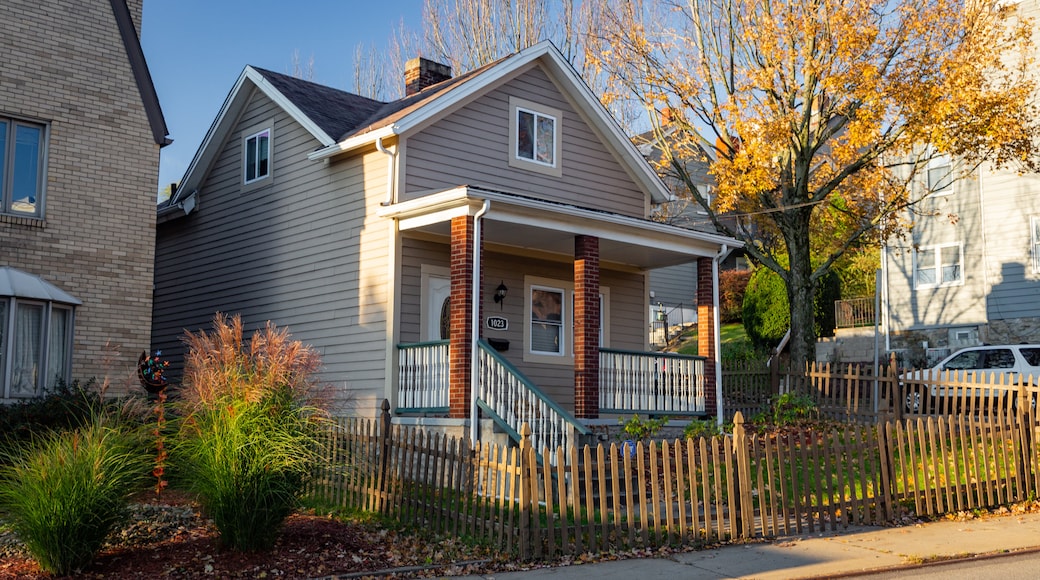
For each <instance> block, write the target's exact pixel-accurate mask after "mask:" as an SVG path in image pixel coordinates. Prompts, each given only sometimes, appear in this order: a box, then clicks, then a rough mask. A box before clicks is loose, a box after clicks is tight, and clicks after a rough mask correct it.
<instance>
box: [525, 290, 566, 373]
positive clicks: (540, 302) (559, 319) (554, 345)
mask: <svg viewBox="0 0 1040 580" xmlns="http://www.w3.org/2000/svg"><path fill="white" fill-rule="evenodd" d="M565 296H566V290H564V289H563V288H552V287H549V286H531V293H530V295H529V300H530V311H531V315H530V318H529V320H528V328H529V333H528V334H529V336H530V337H531V347H530V350H531V352H532V353H533V354H542V355H551V356H564V355H566V354H567V344H566V338H565V335H564V333H563V329H564V314H565V312H564V304H565Z"/></svg>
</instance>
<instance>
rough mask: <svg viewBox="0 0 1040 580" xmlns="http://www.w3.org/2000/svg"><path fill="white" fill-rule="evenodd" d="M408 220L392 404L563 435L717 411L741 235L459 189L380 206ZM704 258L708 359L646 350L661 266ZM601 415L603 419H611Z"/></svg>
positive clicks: (398, 409) (407, 410)
mask: <svg viewBox="0 0 1040 580" xmlns="http://www.w3.org/2000/svg"><path fill="white" fill-rule="evenodd" d="M382 215H383V216H384V217H389V218H392V219H394V220H395V221H396V224H397V229H396V239H397V242H396V243H397V244H398V247H399V249H398V250H397V253H398V255H399V258H398V264H399V265H398V266H397V268H398V269H399V270H398V272H397V273H396V276H397V277H398V278H399V279H400V280H402V285H401V287H400V289H399V291H400V293H399V295H400V296H401V302H400V306H399V310H398V311H397V312H395V313H394V315H393V318H394V319H395V320H396V322H395V326H394V337H393V342H392V343H390V344H391V345H392V346H391V347H390V348H391V352H392V356H391V357H389V358H390V359H391V362H390V363H389V364H390V366H389V367H388V369H387V370H388V380H387V391H386V392H387V397H388V398H389V399H390V400H391V403H392V409H393V411H394V414H395V415H399V416H413V417H425V418H431V419H430V421H432V420H433V419H432V418H437V419H436V422H437V423H438V424H446V423H445V422H446V421H447V422H450V423H451V424H452V425H455V426H456V427H461V426H463V425H467V426H468V427H469V429H470V437H471V438H473V439H476V438H478V429H479V427H478V423H479V421H478V419H480V418H483V419H484V420H488V419H490V420H492V421H493V422H494V424H495V425H496V431H497V432H498V433H506V434H508V435H509V436H510V437H512V438H513V439H514V440H518V439H519V434H518V431H519V429H520V425H522V424H523V423H528V424H530V425H531V427H532V430H533V434H532V437H533V444H534V445H535V446H536V448H539V449H540V448H541V447H542V446H545V447H549V448H554V447H556V446H559V445H562V446H565V447H566V446H568V445H571V444H573V443H577V442H578V438H579V437H581V436H583V435H588V434H589V433H590V430H589V427H590V426H591V425H596V426H602V425H603V424H604V423H603V421H613V420H616V417H618V416H621V415H631V414H641V415H658V416H663V415H668V416H674V417H676V418H678V417H683V416H686V417H692V416H702V417H718V416H720V415H719V408H718V405H717V401H718V400H719V396H718V384H717V381H716V380H715V376H716V372H717V364H716V362H715V358H716V357H715V356H714V355H715V353H716V348H715V345H716V344H717V341H718V338H717V337H718V328H717V316H716V312H717V279H718V277H717V276H718V274H717V272H718V259H719V258H720V257H721V256H724V255H725V253H726V249H727V243H728V242H730V241H731V240H729V239H728V238H724V237H721V236H716V235H713V234H706V233H704V232H694V231H690V230H683V229H681V228H675V227H672V226H668V225H665V224H660V223H656V222H652V221H649V220H645V219H640V218H636V217H631V216H623V215H618V214H610V213H605V212H597V211H589V210H584V209H581V208H577V207H574V206H569V205H563V204H559V203H550V202H544V201H541V200H536V199H532V198H529V197H523V196H517V195H513V194H507V193H503V192H492V191H486V190H477V189H474V188H470V187H460V188H456V189H452V190H448V191H444V192H439V193H433V194H428V195H424V196H421V197H418V198H416V199H413V200H409V201H404V202H400V203H397V204H394V205H392V206H389V207H387V208H386V209H385V210H383V211H382ZM689 262H693V263H695V264H696V268H695V269H693V271H694V272H695V276H693V277H692V278H691V279H690V280H689V281H688V283H689V291H690V294H691V298H693V302H694V303H695V304H696V308H697V310H698V318H699V320H701V321H702V322H703V324H701V325H700V326H699V336H698V343H699V347H700V352H702V353H706V354H708V355H709V356H706V357H692V356H684V355H677V354H671V353H654V352H647V351H649V344H648V337H647V334H646V328H647V326H648V324H649V315H648V312H649V288H648V277H649V274H648V273H649V271H650V270H654V269H656V268H662V267H666V266H671V265H676V264H681V263H689ZM601 418H602V419H601Z"/></svg>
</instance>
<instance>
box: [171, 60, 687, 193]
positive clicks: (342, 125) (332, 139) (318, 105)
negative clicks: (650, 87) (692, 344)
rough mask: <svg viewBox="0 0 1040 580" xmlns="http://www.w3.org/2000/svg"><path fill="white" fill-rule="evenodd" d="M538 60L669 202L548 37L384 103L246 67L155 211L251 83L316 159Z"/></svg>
mask: <svg viewBox="0 0 1040 580" xmlns="http://www.w3.org/2000/svg"><path fill="white" fill-rule="evenodd" d="M535 63H541V64H542V65H543V66H544V67H545V68H546V70H547V71H548V72H549V73H550V76H551V77H552V78H553V80H554V81H555V82H556V84H557V85H558V86H559V88H560V89H561V91H562V92H563V93H564V94H566V95H567V96H568V97H570V98H571V100H572V101H573V102H574V103H575V105H576V108H577V109H578V110H579V112H581V113H582V114H583V116H584V118H585V119H586V121H587V122H588V123H589V124H590V125H591V126H592V128H593V130H594V131H595V132H597V133H598V134H599V135H601V136H602V138H603V139H604V141H605V143H606V145H607V147H608V148H609V149H610V150H611V151H613V152H614V153H615V154H616V156H617V158H618V159H620V160H621V163H622V165H623V166H624V167H625V169H626V170H627V171H628V173H629V174H630V175H631V176H632V177H633V179H634V180H635V181H636V182H637V183H639V184H640V185H641V186H642V188H643V189H644V190H645V191H647V192H649V193H650V196H651V200H652V201H653V202H655V203H661V202H664V201H667V200H668V190H667V188H666V187H665V186H664V184H663V183H662V182H661V180H660V178H659V177H658V176H657V174H656V173H655V172H654V170H653V168H651V167H650V165H649V164H648V163H647V162H646V160H645V159H643V157H642V156H641V155H640V153H639V151H638V150H637V149H636V147H635V145H633V144H632V142H631V141H630V140H629V138H628V137H627V136H626V135H625V133H624V131H622V130H621V127H620V126H619V125H618V124H617V122H616V121H615V120H614V118H613V117H611V115H610V113H609V112H607V110H606V109H605V108H604V107H603V105H602V104H600V102H599V100H598V99H597V98H596V96H595V95H594V94H593V93H592V91H591V89H589V87H588V86H587V85H586V84H585V82H584V81H583V80H582V79H581V78H580V77H579V76H578V74H577V73H576V72H575V71H574V69H573V67H571V65H570V63H568V62H567V61H566V59H565V58H564V57H563V55H562V54H560V52H559V50H557V49H556V47H555V46H553V44H552V43H551V42H549V41H543V42H541V43H539V44H537V45H534V46H532V47H529V48H527V49H524V50H522V51H520V52H518V53H515V54H512V55H510V56H507V57H505V58H502V59H500V60H498V61H496V62H493V63H491V64H488V65H485V66H483V67H481V68H478V69H476V70H473V71H470V72H468V73H465V74H462V75H459V76H457V77H454V78H452V79H449V80H446V81H443V82H441V83H437V84H435V85H433V86H430V87H427V88H426V89H424V90H422V91H420V92H418V93H416V94H414V95H409V96H407V97H405V98H403V99H399V100H397V101H393V102H389V103H383V102H380V101H376V100H373V99H368V98H365V97H362V96H359V95H355V94H352V93H348V92H346V91H341V90H339V89H335V88H332V87H327V86H324V85H320V84H317V83H313V82H310V81H305V80H301V79H298V78H294V77H291V76H288V75H284V74H280V73H275V72H272V71H268V70H265V69H261V68H255V67H252V66H246V67H245V69H244V70H243V71H242V74H241V75H240V76H239V78H238V81H237V82H236V83H235V86H234V87H233V88H232V89H231V92H230V93H229V94H228V97H227V98H226V99H225V101H224V104H223V106H222V107H221V109H220V113H219V114H218V115H217V118H216V119H215V120H214V121H213V124H212V125H211V126H210V129H209V132H207V134H206V137H205V139H204V140H203V142H202V145H201V146H200V147H199V150H198V151H197V152H196V154H195V157H194V159H192V162H191V164H190V165H189V166H188V170H187V172H186V173H185V176H184V179H183V180H182V182H181V186H180V187H179V188H178V191H177V195H176V196H175V197H174V198H173V199H171V200H169V202H167V203H166V204H161V205H160V206H159V208H160V211H163V210H164V209H165V208H167V207H170V206H173V205H176V204H177V203H178V202H179V201H180V200H181V199H182V198H186V197H188V196H190V195H192V194H193V193H194V191H195V190H196V189H197V188H198V186H199V185H200V183H201V181H202V179H203V177H204V175H205V173H206V171H207V170H208V168H209V166H210V164H211V163H212V162H213V160H214V159H213V158H214V157H215V156H216V155H217V154H218V153H219V151H218V150H219V149H220V147H219V146H218V145H219V144H220V143H223V141H224V140H225V138H226V137H227V135H228V133H229V132H230V131H231V130H232V128H233V121H234V119H237V117H238V113H239V112H241V110H242V108H243V107H245V105H246V102H247V101H248V98H249V95H250V94H251V91H250V90H246V89H248V88H249V87H247V86H246V85H247V83H248V84H249V85H252V86H255V87H256V88H257V89H259V90H260V91H261V92H263V93H264V94H265V95H266V96H267V97H268V98H270V99H271V100H272V101H274V102H275V103H276V104H278V105H279V106H280V107H281V108H282V109H283V110H284V111H285V112H286V113H287V114H288V115H289V116H291V117H292V118H293V119H294V120H295V121H297V122H298V123H300V125H302V126H303V127H304V128H305V129H307V130H308V131H309V132H310V133H311V134H312V135H313V136H314V137H315V139H317V140H318V142H319V143H320V144H321V147H320V148H319V149H317V150H316V151H314V152H313V153H311V154H310V155H309V156H308V158H309V159H311V160H320V159H327V158H330V157H334V156H336V155H339V154H342V153H346V152H350V151H354V150H357V149H359V148H361V147H365V146H370V145H372V144H374V143H376V142H377V141H378V140H379V139H381V138H384V137H389V136H405V135H408V134H410V133H412V132H414V131H417V130H419V129H420V128H421V127H423V126H425V125H426V124H428V123H430V122H432V121H434V120H436V119H439V118H441V117H442V116H444V115H446V114H448V113H449V112H450V111H451V110H453V109H454V108H455V107H456V106H458V105H460V104H461V103H464V102H468V101H469V100H471V99H474V98H477V97H478V96H480V95H482V94H484V92H486V91H487V90H490V89H491V88H493V87H495V86H497V85H498V84H500V83H501V82H504V81H505V80H508V79H509V78H512V76H514V75H517V74H520V73H521V72H523V71H524V70H527V68H528V67H529V66H534V65H535Z"/></svg>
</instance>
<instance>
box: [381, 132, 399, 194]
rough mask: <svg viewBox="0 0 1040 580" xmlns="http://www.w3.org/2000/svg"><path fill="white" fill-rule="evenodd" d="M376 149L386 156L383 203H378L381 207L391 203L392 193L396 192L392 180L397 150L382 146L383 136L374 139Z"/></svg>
mask: <svg viewBox="0 0 1040 580" xmlns="http://www.w3.org/2000/svg"><path fill="white" fill-rule="evenodd" d="M376 149H378V150H379V152H380V153H382V154H384V155H386V156H387V161H386V199H384V200H383V203H381V204H379V205H381V206H383V207H386V206H388V205H391V204H393V203H394V197H395V195H394V194H395V193H397V192H396V191H395V190H394V183H395V181H394V166H395V163H396V161H397V152H395V151H390V150H388V149H387V148H386V147H383V138H382V137H379V138H378V139H376Z"/></svg>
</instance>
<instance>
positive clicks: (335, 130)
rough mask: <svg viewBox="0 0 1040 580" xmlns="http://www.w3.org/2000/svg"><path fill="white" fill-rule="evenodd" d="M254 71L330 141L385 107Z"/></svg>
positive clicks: (310, 84)
mask: <svg viewBox="0 0 1040 580" xmlns="http://www.w3.org/2000/svg"><path fill="white" fill-rule="evenodd" d="M253 70H255V71H257V72H258V73H260V74H261V75H263V77H264V78H265V79H266V80H267V81H268V82H270V83H271V86H272V87H274V88H275V89H276V90H277V91H278V92H279V93H281V94H282V95H284V96H285V98H286V99H288V100H289V101H291V102H292V103H293V104H295V105H296V107H297V108H298V109H299V110H300V113H302V114H304V115H306V116H307V118H309V119H311V120H312V121H314V124H315V125H317V126H318V127H319V128H321V130H322V131H323V132H324V133H325V135H327V136H329V137H330V138H339V137H340V136H341V135H344V134H346V133H349V132H351V131H353V130H354V129H355V128H357V127H359V126H361V125H362V123H364V122H365V121H367V120H368V119H370V118H372V117H373V116H374V115H377V112H378V111H380V109H382V108H384V107H385V106H386V103H384V102H382V101H376V100H373V99H369V98H366V97H362V96H361V95H355V94H353V93H348V92H346V91H341V90H339V89H334V88H332V87H327V86H325V85H320V84H318V83H314V82H310V81H305V80H302V79H298V78H295V77H291V76H289V75H284V74H281V73H276V72H273V71H269V70H266V69H262V68H255V67H254V68H253Z"/></svg>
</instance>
